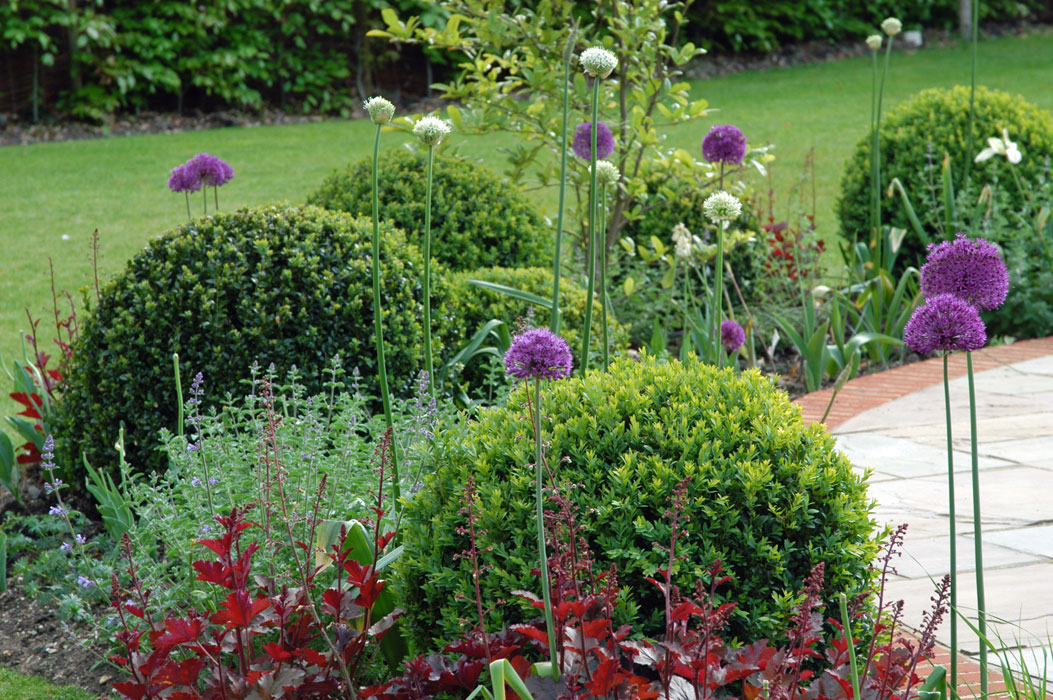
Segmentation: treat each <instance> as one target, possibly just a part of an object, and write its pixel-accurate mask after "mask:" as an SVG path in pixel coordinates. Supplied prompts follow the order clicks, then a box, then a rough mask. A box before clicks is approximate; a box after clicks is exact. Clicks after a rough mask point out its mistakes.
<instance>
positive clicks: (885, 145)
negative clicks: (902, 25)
mask: <svg viewBox="0 0 1053 700" xmlns="http://www.w3.org/2000/svg"><path fill="white" fill-rule="evenodd" d="M969 93H970V90H969V88H968V87H964V86H961V85H959V86H956V87H954V88H951V89H949V90H947V89H942V88H933V89H930V90H922V91H921V92H919V93H918V94H917V95H915V96H914V97H912V98H911V99H910V100H908V101H906V102H904V103H903V104H900V105H898V106H897V107H895V108H894V109H892V110H890V111H889V113H888V114H887V115H886V116H885V117H884V118H883V119H882V120H881V135H880V147H881V182H882V192H881V207H882V209H881V221H882V225H883V226H887V225H889V224H891V225H892V226H896V227H899V228H904V229H906V230H907V236H906V238H905V239H904V242H903V247H902V248H901V250H900V257H899V260H900V261H901V264H903V265H917V266H919V267H920V265H921V263H922V262H924V257H925V246H924V244H923V242H922V241H921V240H919V239H918V236H917V234H915V233H914V230H913V229H912V228H911V226H910V223H909V221H908V219H907V215H906V213H905V211H906V210H905V209H904V207H903V204H902V201H901V199H900V197H899V195H896V196H894V197H887V196H886V195H887V189H888V184H889V182H891V181H892V178H894V177H898V178H899V179H900V181H901V182H902V183H903V186H904V188H905V189H906V190H907V193H908V194H909V195H910V196H911V203H912V205H913V206H914V208H915V211H916V213H917V214H918V216H919V217H920V218H921V219H922V222H923V223H924V224H925V225H926V226H925V227H926V232H927V233H928V235H929V237H930V238H932V239H933V240H937V239H938V236H937V231H936V227H935V225H934V220H932V218H931V217H933V216H937V215H938V212H928V211H926V210H925V209H924V208H922V207H920V206H919V201H920V200H919V197H920V194H921V191H922V188H924V187H926V185H925V182H924V179H923V173H924V169H925V168H926V167H927V166H928V165H929V163H930V157H929V144H932V151H931V153H932V157H931V161H932V165H933V167H934V170H933V172H932V174H931V179H932V180H933V183H934V184H935V186H936V187H940V182H941V179H940V166H941V164H942V162H943V156H944V154H945V153H946V154H948V155H949V156H950V162H951V168H952V171H953V174H954V188H955V191H956V192H958V191H960V190H961V188H962V179H963V178H964V176H965V161H966V159H969V160H970V161H971V160H972V159H973V158H975V157H976V155H977V154H978V153H979V152H980V151H981V150H982V149H983V148H984V147H985V146H987V139H988V138H990V137H995V136H997V137H999V138H1001V137H1002V130H1003V129H1006V130H1008V132H1009V140H1010V141H1013V142H1014V143H1016V144H1017V146H1019V148H1020V150H1021V152H1022V155H1023V160H1022V161H1021V162H1020V164H1018V165H1017V166H1016V170H1017V174H1018V175H1019V176H1020V177H1021V178H1022V179H1024V180H1027V179H1029V178H1035V177H1037V176H1038V174H1039V173H1040V172H1041V170H1042V168H1043V164H1044V157H1045V155H1046V154H1048V153H1053V117H1051V116H1050V114H1049V112H1046V111H1044V110H1041V109H1039V108H1037V107H1035V106H1034V105H1032V104H1030V103H1029V102H1026V101H1025V100H1024V99H1023V98H1022V97H1014V96H1012V95H1009V94H1008V93H1005V92H1001V91H998V90H989V89H987V88H985V87H982V86H977V88H976V113H975V126H974V129H975V132H974V134H975V139H974V141H973V150H972V151H971V152H966V151H967V149H968V141H969ZM872 142H873V134H868V135H867V136H866V137H865V138H863V139H862V140H861V141H860V142H859V143H858V144H857V145H856V149H855V152H854V153H853V154H852V157H851V158H850V159H849V161H848V163H847V164H846V166H845V174H844V177H843V178H842V180H841V197H840V199H839V200H838V202H837V214H838V217H839V218H840V220H841V229H842V232H843V235H844V236H845V238H846V239H852V238H853V235H857V236H859V237H860V238H863V239H865V237H866V234H867V231H868V230H869V228H870V209H871V206H870V204H869V202H870V151H871V145H872ZM971 172H972V174H971V175H970V179H971V180H972V181H973V182H974V183H975V184H978V185H979V186H980V187H982V186H983V185H986V184H990V183H993V182H994V181H995V180H996V179H997V180H998V181H999V183H1000V184H999V187H1000V188H1002V189H1005V190H1007V193H1008V194H1009V205H1010V206H1011V207H1012V208H1013V210H1019V209H1020V208H1021V207H1024V206H1026V204H1027V202H1026V200H1025V198H1024V195H1022V194H1021V193H1020V192H1019V190H1018V189H1017V188H1016V187H1014V186H1013V185H1012V174H1011V173H1010V172H1009V166H1008V164H1007V162H1006V159H1005V158H1004V157H1003V156H995V157H993V158H990V159H988V160H986V161H984V162H982V163H973V164H972V166H971ZM976 189H977V190H979V187H977V188H976ZM953 233H954V232H953V231H952V232H949V235H953Z"/></svg>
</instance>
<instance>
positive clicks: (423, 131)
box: [413, 117, 450, 146]
mask: <svg viewBox="0 0 1053 700" xmlns="http://www.w3.org/2000/svg"><path fill="white" fill-rule="evenodd" d="M413 133H414V134H416V135H417V138H419V139H420V142H421V143H423V144H424V145H425V146H438V145H439V144H440V143H442V139H443V137H445V136H446V135H447V134H449V133H450V124H449V122H447V121H446V120H444V119H439V118H438V117H421V118H420V119H419V120H418V121H417V123H416V124H414V125H413Z"/></svg>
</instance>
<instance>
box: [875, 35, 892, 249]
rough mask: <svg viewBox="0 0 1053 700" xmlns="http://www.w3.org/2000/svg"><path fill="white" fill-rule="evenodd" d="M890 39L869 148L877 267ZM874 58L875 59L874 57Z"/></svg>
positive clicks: (880, 244) (880, 245) (881, 238)
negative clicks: (882, 115)
mask: <svg viewBox="0 0 1053 700" xmlns="http://www.w3.org/2000/svg"><path fill="white" fill-rule="evenodd" d="M892 40H893V37H891V36H890V37H889V38H888V41H887V42H885V65H884V68H882V70H881V85H880V87H878V93H877V110H876V111H875V113H874V144H873V148H872V149H871V161H872V167H873V178H874V180H873V184H874V192H873V195H874V236H875V241H876V242H877V251H878V255H877V258H878V267H879V268H882V269H883V268H884V265H885V237H884V236H883V235H882V233H881V153H880V151H881V103H882V101H883V100H884V97H885V76H887V75H888V63H889V57H890V56H891V55H892ZM875 60H876V59H875Z"/></svg>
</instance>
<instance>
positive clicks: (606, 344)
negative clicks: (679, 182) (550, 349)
mask: <svg viewBox="0 0 1053 700" xmlns="http://www.w3.org/2000/svg"><path fill="white" fill-rule="evenodd" d="M597 238H598V239H600V240H602V241H604V242H606V240H607V186H606V185H604V186H603V187H602V188H601V189H600V230H599V234H598V235H597ZM608 303H610V301H609V299H608V297H607V246H606V245H603V246H601V247H600V304H601V306H600V325H601V326H602V327H603V371H604V372H606V371H607V369H608V368H609V367H610V366H611V344H610V341H609V339H608V338H607V304H608Z"/></svg>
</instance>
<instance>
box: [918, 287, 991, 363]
mask: <svg viewBox="0 0 1053 700" xmlns="http://www.w3.org/2000/svg"><path fill="white" fill-rule="evenodd" d="M903 342H904V343H906V344H907V346H908V347H909V348H910V349H911V350H913V351H915V352H917V353H920V354H922V355H928V354H929V353H931V352H935V351H936V350H943V351H944V352H953V351H955V350H979V349H980V348H982V347H983V346H984V343H986V342H987V329H986V328H985V327H984V322H983V321H982V320H980V312H979V311H978V310H977V309H976V307H975V306H973V305H972V304H970V303H969V302H967V301H965V300H964V299H960V298H959V297H956V296H954V295H953V294H939V295H937V296H934V297H930V298H929V299H928V300H927V301H926V303H925V305H924V306H919V307H918V308H916V309H914V313H913V314H912V315H911V317H910V320H909V321H907V325H906V326H905V327H904V329H903Z"/></svg>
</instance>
